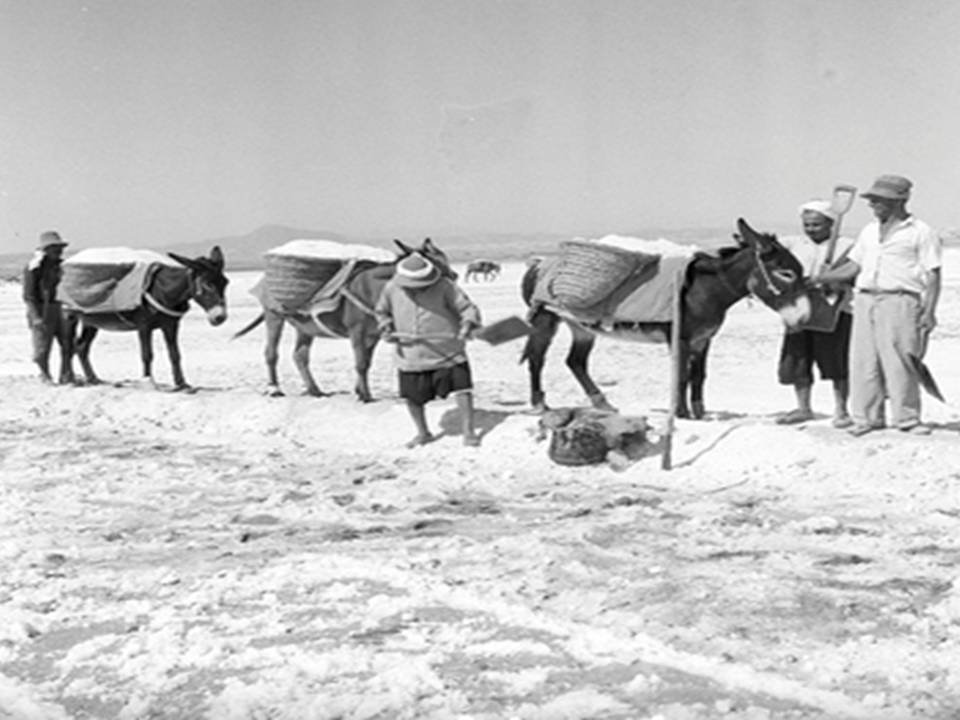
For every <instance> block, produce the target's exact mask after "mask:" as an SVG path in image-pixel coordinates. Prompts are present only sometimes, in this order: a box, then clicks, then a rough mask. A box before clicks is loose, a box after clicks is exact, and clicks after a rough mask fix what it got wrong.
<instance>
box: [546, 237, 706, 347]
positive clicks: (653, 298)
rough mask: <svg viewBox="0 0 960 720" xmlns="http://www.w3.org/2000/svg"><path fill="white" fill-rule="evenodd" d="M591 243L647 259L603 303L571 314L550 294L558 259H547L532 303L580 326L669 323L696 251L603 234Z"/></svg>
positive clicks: (606, 326)
mask: <svg viewBox="0 0 960 720" xmlns="http://www.w3.org/2000/svg"><path fill="white" fill-rule="evenodd" d="M592 242H598V243H606V244H608V245H614V246H616V247H619V248H621V249H625V250H631V251H634V252H637V253H640V254H643V255H645V256H648V257H651V258H652V261H650V262H647V263H645V264H644V265H643V266H642V267H641V268H640V270H639V272H637V273H635V274H634V275H633V276H632V277H630V278H627V280H625V281H624V283H623V285H622V286H621V287H620V288H618V289H616V290H614V291H613V292H611V293H610V296H609V299H608V301H607V302H601V303H599V304H598V306H597V307H595V308H591V310H590V311H589V312H576V311H571V310H570V309H569V308H566V307H564V306H563V304H562V303H560V302H559V301H558V300H557V298H556V297H554V296H553V293H552V292H551V281H552V273H553V272H555V270H554V268H555V267H556V263H557V260H558V258H548V259H547V260H545V261H544V262H543V263H542V264H541V266H540V268H541V269H540V273H539V276H538V279H537V284H536V286H535V288H534V291H533V296H532V298H531V301H532V303H534V304H536V303H540V304H543V305H546V306H547V307H549V308H550V309H551V310H554V311H556V312H557V313H558V314H560V315H561V316H564V317H567V318H570V319H572V320H574V321H575V322H578V323H580V324H582V325H584V326H588V327H589V326H592V327H596V328H603V329H608V330H610V329H613V328H614V326H616V325H618V324H619V325H631V324H636V323H658V322H670V321H671V320H672V319H673V303H674V298H676V297H677V291H678V290H679V287H678V285H679V284H682V283H683V282H684V278H685V275H686V269H687V265H689V263H690V262H691V260H693V258H694V256H695V255H696V253H697V252H700V249H699V248H697V247H696V246H693V245H679V244H677V243H673V242H671V241H669V240H663V239H660V240H644V239H642V238H635V237H626V236H620V235H607V236H605V237H603V238H600V239H597V240H592Z"/></svg>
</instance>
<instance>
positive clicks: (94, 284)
mask: <svg viewBox="0 0 960 720" xmlns="http://www.w3.org/2000/svg"><path fill="white" fill-rule="evenodd" d="M163 266H167V267H176V268H181V269H183V270H184V272H186V269H185V268H183V266H182V265H180V264H179V263H178V262H176V261H175V260H174V259H173V258H171V257H169V256H167V255H163V254H161V253H158V252H154V251H153V250H146V249H143V248H128V247H106V248H88V249H86V250H81V251H80V252H78V253H76V254H75V255H72V256H71V257H69V258H67V259H66V260H64V261H63V264H62V266H61V267H62V269H63V276H62V277H61V279H60V284H59V285H58V286H57V298H58V299H59V300H60V302H62V303H63V305H64V306H65V307H68V308H71V309H75V310H82V311H83V312H85V313H91V314H93V313H107V312H123V311H127V310H134V309H136V308H137V307H139V305H140V303H141V302H142V301H143V293H144V291H145V290H146V288H147V287H148V286H149V284H150V280H151V279H152V277H153V273H155V272H156V271H157V270H158V269H159V268H161V267H163Z"/></svg>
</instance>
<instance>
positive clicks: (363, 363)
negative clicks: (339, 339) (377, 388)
mask: <svg viewBox="0 0 960 720" xmlns="http://www.w3.org/2000/svg"><path fill="white" fill-rule="evenodd" d="M371 324H372V323H371ZM370 330H371V328H369V327H366V326H365V324H364V323H360V324H358V325H356V326H354V327H352V328H351V329H350V345H351V346H353V362H354V368H355V369H356V372H357V382H356V385H354V388H353V389H354V392H356V394H357V399H358V400H359V401H360V402H364V403H368V402H372V401H373V395H372V394H371V393H370V382H369V378H368V376H369V373H370V363H371V361H372V359H373V350H374V348H375V347H376V346H377V341H378V340H379V339H380V338H379V336H378V335H377V334H376V325H373V331H372V332H370Z"/></svg>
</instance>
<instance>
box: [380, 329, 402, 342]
mask: <svg viewBox="0 0 960 720" xmlns="http://www.w3.org/2000/svg"><path fill="white" fill-rule="evenodd" d="M380 339H381V340H383V342H385V343H398V342H400V338H398V337H397V336H396V335H394V334H393V332H392V331H390V330H384V331H383V332H382V333H380Z"/></svg>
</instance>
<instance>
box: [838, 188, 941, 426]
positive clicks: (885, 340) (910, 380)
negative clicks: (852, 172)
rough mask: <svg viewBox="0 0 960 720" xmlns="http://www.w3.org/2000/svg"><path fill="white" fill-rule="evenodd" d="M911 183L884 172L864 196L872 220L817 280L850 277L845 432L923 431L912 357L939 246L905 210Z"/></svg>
mask: <svg viewBox="0 0 960 720" xmlns="http://www.w3.org/2000/svg"><path fill="white" fill-rule="evenodd" d="M912 187H913V183H911V182H910V180H908V179H907V178H905V177H901V176H899V175H882V176H881V177H879V178H877V180H876V181H875V182H874V183H873V186H872V187H871V188H870V189H869V190H867V192H865V193H863V194H862V196H861V197H864V198H866V200H867V202H868V203H869V204H870V207H871V208H872V209H873V214H874V216H875V217H876V220H874V221H872V222H870V223H869V224H868V225H867V226H866V227H864V228H863V230H862V231H861V232H860V235H859V237H858V238H857V242H856V244H855V245H854V247H853V250H851V252H850V256H849V262H848V263H846V264H844V265H842V266H841V267H839V268H837V269H836V270H831V271H826V272H824V273H822V274H821V275H820V279H821V280H822V281H836V280H840V279H848V278H854V277H855V278H856V282H855V288H856V297H855V300H854V316H853V317H854V320H853V334H852V339H851V353H850V376H851V397H850V400H851V406H852V410H853V419H854V425H853V427H851V428H850V433H851V434H853V435H856V436H859V435H863V434H865V433H868V432H870V431H871V430H875V429H878V428H882V427H884V426H885V424H886V419H885V413H884V404H885V399H886V398H887V397H889V399H890V414H891V418H890V419H891V422H892V424H893V425H894V426H896V427H897V428H899V429H900V430H903V431H905V432H911V433H914V434H919V435H926V434H929V432H930V428H929V426H927V425H924V424H922V423H921V422H920V384H919V379H918V377H917V373H916V372H915V370H914V368H913V365H912V363H911V362H910V355H914V356H916V357H918V358H919V357H922V356H923V352H924V350H925V349H926V341H927V337H928V336H929V334H930V332H931V331H932V330H933V328H934V327H936V324H937V321H936V309H937V301H938V300H939V298H940V264H941V255H942V248H941V243H940V238H939V236H938V235H937V233H936V232H935V231H934V230H933V229H932V228H931V227H930V226H929V225H927V224H926V223H925V222H923V221H922V220H918V219H917V218H915V217H913V215H911V214H910V213H909V212H908V211H907V208H906V205H907V201H908V200H909V199H910V190H911V188H912Z"/></svg>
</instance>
